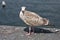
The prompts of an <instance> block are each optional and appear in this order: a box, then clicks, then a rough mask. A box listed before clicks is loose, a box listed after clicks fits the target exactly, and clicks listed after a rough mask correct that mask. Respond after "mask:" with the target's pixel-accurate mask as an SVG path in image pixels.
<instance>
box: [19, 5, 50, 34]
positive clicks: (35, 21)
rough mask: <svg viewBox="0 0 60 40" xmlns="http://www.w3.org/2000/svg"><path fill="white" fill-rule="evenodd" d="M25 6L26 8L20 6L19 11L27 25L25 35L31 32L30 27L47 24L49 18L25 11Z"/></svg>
mask: <svg viewBox="0 0 60 40" xmlns="http://www.w3.org/2000/svg"><path fill="white" fill-rule="evenodd" d="M25 8H26V7H25V6H23V7H21V11H20V14H19V17H20V18H21V19H22V20H23V21H24V22H25V23H26V24H27V25H29V33H28V34H27V35H30V34H31V28H32V27H34V26H42V25H48V24H49V20H48V19H46V18H43V17H41V16H39V15H38V14H36V13H35V12H31V11H27V10H25ZM33 31H34V30H33Z"/></svg>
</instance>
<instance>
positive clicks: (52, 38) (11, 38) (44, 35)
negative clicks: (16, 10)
mask: <svg viewBox="0 0 60 40" xmlns="http://www.w3.org/2000/svg"><path fill="white" fill-rule="evenodd" d="M54 30H55V28H35V33H34V34H32V35H30V36H27V35H25V34H26V33H25V31H27V32H28V28H26V27H21V26H19V27H18V26H0V40H60V29H58V30H59V32H55V31H54Z"/></svg>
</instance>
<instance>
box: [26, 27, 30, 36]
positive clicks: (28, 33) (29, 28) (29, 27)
mask: <svg viewBox="0 0 60 40" xmlns="http://www.w3.org/2000/svg"><path fill="white" fill-rule="evenodd" d="M26 35H31V27H29V33H27V34H26Z"/></svg>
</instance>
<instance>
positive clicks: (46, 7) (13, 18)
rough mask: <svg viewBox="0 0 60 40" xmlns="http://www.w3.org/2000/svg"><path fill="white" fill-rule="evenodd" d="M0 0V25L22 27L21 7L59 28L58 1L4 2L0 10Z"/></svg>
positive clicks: (59, 0) (25, 0)
mask: <svg viewBox="0 0 60 40" xmlns="http://www.w3.org/2000/svg"><path fill="white" fill-rule="evenodd" d="M1 1H3V0H0V25H16V26H19V25H21V26H24V25H25V23H24V22H23V21H22V20H21V19H20V18H19V12H20V10H21V6H26V7H27V8H26V9H27V10H29V11H33V12H36V13H37V14H39V15H40V16H42V17H46V18H48V19H49V20H50V21H51V22H52V23H53V24H55V25H56V27H57V28H60V0H5V2H6V7H5V8H2V5H1Z"/></svg>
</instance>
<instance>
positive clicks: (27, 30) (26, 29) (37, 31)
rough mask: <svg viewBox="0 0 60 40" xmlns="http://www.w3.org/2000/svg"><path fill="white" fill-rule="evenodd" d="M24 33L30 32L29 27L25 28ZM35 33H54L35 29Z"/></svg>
mask: <svg viewBox="0 0 60 40" xmlns="http://www.w3.org/2000/svg"><path fill="white" fill-rule="evenodd" d="M24 31H25V32H29V28H28V27H27V28H25V29H24ZM31 32H32V30H31ZM34 33H53V32H52V31H50V30H46V29H42V28H36V27H34Z"/></svg>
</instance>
